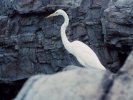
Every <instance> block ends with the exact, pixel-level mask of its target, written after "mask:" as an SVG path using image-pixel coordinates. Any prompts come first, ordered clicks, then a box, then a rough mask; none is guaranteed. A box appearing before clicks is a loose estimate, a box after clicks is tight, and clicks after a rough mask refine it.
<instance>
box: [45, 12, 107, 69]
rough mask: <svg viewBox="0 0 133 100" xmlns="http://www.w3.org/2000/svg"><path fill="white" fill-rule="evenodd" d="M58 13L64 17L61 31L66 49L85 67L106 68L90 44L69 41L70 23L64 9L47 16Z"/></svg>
mask: <svg viewBox="0 0 133 100" xmlns="http://www.w3.org/2000/svg"><path fill="white" fill-rule="evenodd" d="M58 15H61V16H63V17H64V23H63V24H62V26H61V30H60V31H61V39H62V42H63V45H64V47H65V49H66V50H67V51H68V52H69V53H71V54H72V55H74V56H75V57H76V58H77V60H78V61H79V62H80V64H81V65H83V66H84V67H88V66H92V67H95V68H98V69H102V70H106V69H105V67H104V66H103V65H102V64H101V62H100V61H99V59H98V57H97V55H96V54H95V52H94V51H93V50H92V49H91V48H90V47H89V46H87V45H86V44H84V43H83V42H81V41H77V40H76V41H73V42H69V41H68V39H67V36H66V33H65V31H66V28H67V26H68V24H69V18H68V15H67V13H66V12H65V11H64V10H62V9H58V10H57V11H55V12H54V13H53V14H50V15H49V16H47V18H48V17H53V16H58Z"/></svg>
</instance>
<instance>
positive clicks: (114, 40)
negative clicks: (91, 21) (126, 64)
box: [104, 0, 133, 55]
mask: <svg viewBox="0 0 133 100" xmlns="http://www.w3.org/2000/svg"><path fill="white" fill-rule="evenodd" d="M132 6H133V0H117V1H116V2H114V4H113V5H110V6H109V7H108V8H107V9H106V10H105V13H104V14H105V20H106V21H105V22H106V31H107V32H106V33H107V34H106V35H105V40H106V41H105V42H106V43H108V44H110V45H112V46H113V47H116V48H118V49H119V52H122V53H124V54H125V55H127V54H129V53H130V51H131V49H132V47H133V38H132V31H133V18H132V17H133V14H132ZM125 51H126V52H125Z"/></svg>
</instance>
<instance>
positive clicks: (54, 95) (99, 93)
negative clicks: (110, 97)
mask: <svg viewBox="0 0 133 100" xmlns="http://www.w3.org/2000/svg"><path fill="white" fill-rule="evenodd" d="M74 67H76V66H74ZM96 73H97V74H96ZM112 79H113V77H112V75H111V74H109V72H108V74H107V73H106V71H102V70H98V69H93V68H88V69H86V68H77V69H73V70H69V71H64V72H59V73H57V74H54V75H37V76H34V77H32V78H31V79H29V80H28V81H27V82H26V84H25V85H24V87H23V89H22V90H21V91H20V93H19V94H18V96H17V97H16V98H15V100H88V99H90V100H100V99H103V98H104V94H105V91H106V87H107V86H109V85H111V84H112Z"/></svg>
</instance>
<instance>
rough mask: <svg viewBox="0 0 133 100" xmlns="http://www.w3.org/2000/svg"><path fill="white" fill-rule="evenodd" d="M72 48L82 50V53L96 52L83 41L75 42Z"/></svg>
mask: <svg viewBox="0 0 133 100" xmlns="http://www.w3.org/2000/svg"><path fill="white" fill-rule="evenodd" d="M72 46H73V48H75V49H79V50H82V52H86V53H87V52H94V51H93V50H92V49H91V48H90V47H89V46H87V45H86V44H85V43H83V42H81V41H73V42H72Z"/></svg>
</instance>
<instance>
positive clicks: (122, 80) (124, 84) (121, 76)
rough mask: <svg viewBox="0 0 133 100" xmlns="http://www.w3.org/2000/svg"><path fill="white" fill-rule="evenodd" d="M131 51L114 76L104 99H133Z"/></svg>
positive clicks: (132, 58)
mask: <svg viewBox="0 0 133 100" xmlns="http://www.w3.org/2000/svg"><path fill="white" fill-rule="evenodd" d="M132 60H133V51H132V52H131V54H130V55H129V57H128V58H127V60H126V62H125V64H124V66H123V67H122V69H121V70H120V72H119V73H118V75H117V76H116V77H115V79H114V82H113V85H112V87H111V89H110V91H109V93H108V95H107V98H106V100H132V99H133V95H132V93H133V61H132Z"/></svg>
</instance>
